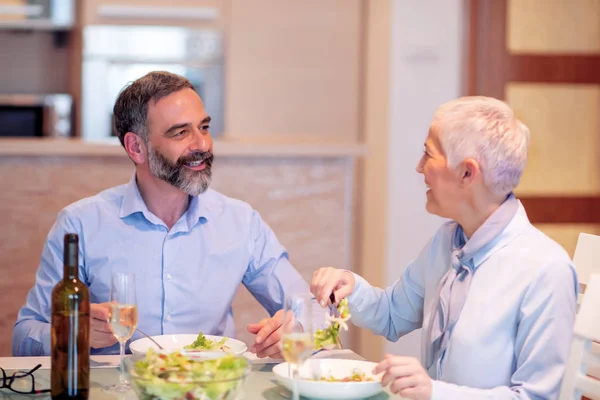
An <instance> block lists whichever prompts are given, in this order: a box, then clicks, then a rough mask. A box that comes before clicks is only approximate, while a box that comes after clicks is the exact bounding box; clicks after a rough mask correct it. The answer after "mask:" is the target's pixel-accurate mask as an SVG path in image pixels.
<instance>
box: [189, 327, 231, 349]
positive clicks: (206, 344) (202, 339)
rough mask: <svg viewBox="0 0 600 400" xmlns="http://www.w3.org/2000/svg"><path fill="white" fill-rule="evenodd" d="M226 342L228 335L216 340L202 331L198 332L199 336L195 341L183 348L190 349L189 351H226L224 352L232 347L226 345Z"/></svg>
mask: <svg viewBox="0 0 600 400" xmlns="http://www.w3.org/2000/svg"><path fill="white" fill-rule="evenodd" d="M225 342H227V338H226V337H224V338H223V339H221V340H219V341H218V342H215V341H214V340H211V339H209V338H207V337H206V336H204V334H203V333H202V332H200V333H199V334H198V337H197V338H196V340H195V341H194V343H191V344H188V345H187V346H184V347H183V349H184V350H188V351H224V352H229V350H230V348H229V346H226V345H225Z"/></svg>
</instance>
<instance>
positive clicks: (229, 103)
mask: <svg viewBox="0 0 600 400" xmlns="http://www.w3.org/2000/svg"><path fill="white" fill-rule="evenodd" d="M363 7H364V0H327V1H323V0H302V1H281V0H251V1H246V0H232V1H231V15H230V18H231V22H230V31H229V34H228V50H227V55H226V61H225V63H226V69H227V74H226V77H227V78H226V81H225V82H226V92H225V104H226V106H225V120H226V122H225V131H226V136H228V137H234V138H240V139H248V138H252V137H256V136H263V137H264V136H267V137H270V136H274V137H278V138H281V137H288V138H297V139H304V138H307V137H310V138H311V139H324V140H334V141H338V140H343V141H357V140H358V139H359V126H360V98H359V96H360V90H359V88H360V74H361V60H362V57H361V54H362V53H361V50H362V49H361V43H362V33H363V17H362V16H363V13H362V10H363Z"/></svg>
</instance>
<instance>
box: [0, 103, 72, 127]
mask: <svg viewBox="0 0 600 400" xmlns="http://www.w3.org/2000/svg"><path fill="white" fill-rule="evenodd" d="M72 108H73V100H72V98H71V96H70V95H68V94H48V95H31V94H2V95H0V137H43V136H50V137H69V136H71V133H72V115H71V113H72Z"/></svg>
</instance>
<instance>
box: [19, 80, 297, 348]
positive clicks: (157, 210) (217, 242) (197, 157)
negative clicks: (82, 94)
mask: <svg viewBox="0 0 600 400" xmlns="http://www.w3.org/2000/svg"><path fill="white" fill-rule="evenodd" d="M113 115H114V128H115V131H116V134H117V135H118V137H119V139H120V141H121V144H122V145H123V147H124V148H125V151H126V152H127V155H128V156H129V158H130V159H131V160H132V161H133V163H134V164H135V174H134V176H133V177H132V179H131V181H130V182H129V183H127V184H125V185H122V186H118V187H115V188H111V189H108V190H106V191H103V192H101V193H99V194H97V195H96V196H93V197H90V198H86V199H83V200H80V201H78V202H76V203H73V204H71V205H69V206H68V207H66V208H65V209H63V210H62V211H61V212H60V213H59V214H58V217H57V220H56V223H55V224H54V226H53V227H52V229H51V231H50V233H49V235H48V238H47V241H46V244H45V246H44V250H43V253H42V258H41V263H40V266H39V269H38V272H37V279H36V283H35V285H34V286H33V288H32V289H31V290H30V292H29V295H28V297H27V303H26V304H25V305H24V306H23V307H22V308H21V310H20V312H19V315H18V318H17V322H16V324H15V328H14V334H13V354H14V355H15V356H37V355H49V354H50V307H51V298H50V296H51V292H52V289H53V287H54V285H55V284H56V283H57V282H58V281H59V280H60V279H61V278H62V264H63V260H62V241H63V236H64V234H65V233H67V232H70V233H77V234H78V235H79V238H80V254H79V261H80V266H79V271H80V278H81V280H82V281H83V282H85V283H86V284H87V285H88V287H89V291H90V298H91V302H92V303H93V304H92V305H91V332H90V345H91V347H92V353H93V354H111V353H115V354H116V353H118V346H116V343H117V341H116V339H115V337H114V336H113V335H112V333H111V330H110V328H109V326H108V324H107V322H106V321H107V316H108V303H107V302H108V301H109V295H110V294H109V292H110V282H111V275H112V273H113V272H134V273H135V274H136V281H137V305H138V312H139V327H140V329H141V330H143V331H144V332H146V333H148V334H151V335H159V334H169V333H173V334H175V333H198V332H200V331H203V332H204V333H206V334H216V335H225V336H233V335H234V332H235V329H234V323H233V315H232V311H231V302H232V300H233V297H234V295H235V293H236V290H237V288H238V286H239V284H240V283H243V284H244V285H245V286H246V287H247V288H248V289H249V291H250V292H251V293H252V294H253V295H254V297H255V298H256V299H257V300H258V301H259V302H260V303H261V304H262V305H263V306H264V307H265V308H266V309H267V311H268V312H269V314H270V315H271V318H267V319H265V320H263V321H260V322H258V323H256V324H251V325H249V326H248V330H249V331H250V332H251V333H253V334H256V338H255V343H254V344H253V345H252V346H251V349H250V350H251V351H252V352H255V353H257V355H258V357H267V356H271V357H279V356H280V353H279V338H280V326H281V319H282V318H281V317H282V311H281V308H282V306H283V301H284V294H285V293H287V292H288V291H308V285H307V284H306V283H305V281H304V280H303V279H302V278H301V276H300V275H299V274H298V272H297V271H296V270H295V269H294V268H293V267H292V265H291V264H290V262H289V261H288V258H287V253H286V251H285V249H284V248H283V247H282V246H281V244H279V242H278V241H277V238H276V237H275V234H274V233H273V232H272V231H271V229H270V228H269V227H268V226H267V224H266V223H265V222H264V221H263V220H262V219H261V218H260V216H259V214H258V213H257V212H256V211H254V210H253V209H252V208H251V207H250V206H249V205H248V204H246V203H243V202H241V201H238V200H234V199H230V198H228V197H225V196H224V195H222V194H220V193H217V192H215V191H213V190H210V189H208V186H209V184H210V181H211V166H212V162H213V154H212V147H213V143H212V139H211V136H210V133H209V123H210V116H208V115H207V114H206V111H205V109H204V106H203V104H202V100H201V99H200V97H199V96H198V94H197V93H196V91H195V90H194V87H193V86H192V84H191V83H190V82H189V81H188V80H187V79H185V78H183V77H181V76H178V75H175V74H171V73H168V72H151V73H149V74H147V75H146V76H144V77H142V78H140V79H138V80H136V81H134V82H133V83H131V84H130V85H129V86H127V87H126V88H125V89H124V90H123V91H122V92H121V94H120V95H119V97H118V99H117V101H116V103H115V106H114V110H113ZM82 173H85V171H82ZM138 337H140V336H139V334H137V333H136V334H134V336H133V337H132V340H135V339H136V338H138Z"/></svg>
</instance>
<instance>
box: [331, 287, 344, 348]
mask: <svg viewBox="0 0 600 400" xmlns="http://www.w3.org/2000/svg"><path fill="white" fill-rule="evenodd" d="M329 300H330V303H329V310H330V311H331V312H332V313H333V316H334V317H336V318H339V317H341V315H340V312H339V311H338V309H337V307H336V306H335V295H334V294H333V292H331V294H330V295H329ZM336 342H337V345H338V347H339V348H340V349H343V348H344V346H343V345H342V339H340V336H339V335H338V336H337V338H336Z"/></svg>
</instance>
